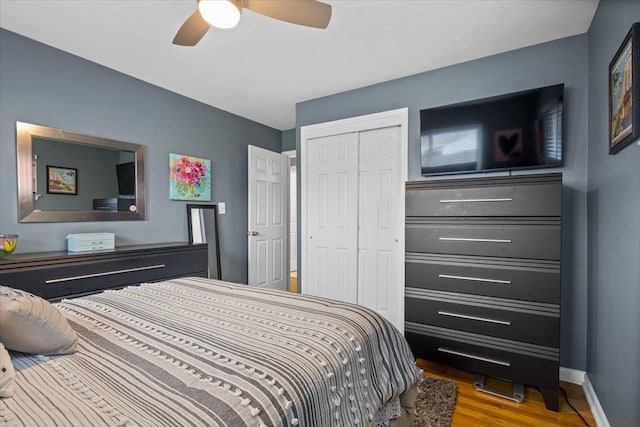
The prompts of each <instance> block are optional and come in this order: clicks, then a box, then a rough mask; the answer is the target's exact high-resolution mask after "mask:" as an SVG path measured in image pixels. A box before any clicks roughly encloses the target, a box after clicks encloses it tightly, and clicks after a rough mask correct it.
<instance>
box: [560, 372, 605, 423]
mask: <svg viewBox="0 0 640 427" xmlns="http://www.w3.org/2000/svg"><path fill="white" fill-rule="evenodd" d="M560 381H565V382H568V383H572V384H578V385H581V386H582V391H583V392H584V396H585V397H586V399H587V402H588V403H589V409H590V410H591V414H592V415H593V418H594V419H595V421H596V424H597V426H598V427H611V425H610V424H609V420H607V416H606V415H605V413H604V410H603V409H602V406H600V400H598V396H597V395H596V391H595V390H594V389H593V385H591V381H590V380H589V376H588V375H587V373H586V372H585V371H580V370H578V369H572V368H564V367H562V366H561V367H560Z"/></svg>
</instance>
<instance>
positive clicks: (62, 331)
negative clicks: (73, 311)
mask: <svg viewBox="0 0 640 427" xmlns="http://www.w3.org/2000/svg"><path fill="white" fill-rule="evenodd" d="M0 341H2V342H3V343H4V345H5V347H6V348H7V349H9V350H15V351H20V352H22V353H34V354H46V355H52V354H68V353H73V352H74V351H76V346H77V344H78V337H77V335H76V333H75V331H74V330H73V329H71V326H69V322H67V319H65V317H64V316H63V315H62V313H60V311H59V310H58V309H57V308H56V307H54V306H53V305H51V303H49V301H46V300H44V299H42V298H40V297H38V296H35V295H32V294H30V293H28V292H24V291H20V290H18V289H12V288H9V287H6V286H0Z"/></svg>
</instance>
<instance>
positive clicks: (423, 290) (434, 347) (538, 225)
mask: <svg viewBox="0 0 640 427" xmlns="http://www.w3.org/2000/svg"><path fill="white" fill-rule="evenodd" d="M406 190H407V191H406V215H407V218H406V262H405V271H406V274H405V276H406V293H405V304H406V306H405V313H406V314H405V320H406V323H405V336H406V338H407V340H408V341H409V344H410V346H411V348H412V350H413V352H414V355H415V356H416V357H418V358H422V359H427V360H433V361H437V362H441V363H446V364H448V365H451V366H455V367H459V368H462V369H466V370H469V371H472V372H476V373H479V374H482V375H486V376H491V377H495V378H501V379H507V380H510V381H513V382H514V383H521V384H525V385H531V386H535V387H538V388H539V389H540V390H541V391H542V394H543V398H544V401H545V404H546V406H547V408H549V409H553V410H558V389H559V347H560V280H561V276H560V257H561V211H562V175H561V174H559V173H554V174H535V175H523V176H510V177H490V178H471V179H448V180H439V181H416V182H408V183H407V185H406Z"/></svg>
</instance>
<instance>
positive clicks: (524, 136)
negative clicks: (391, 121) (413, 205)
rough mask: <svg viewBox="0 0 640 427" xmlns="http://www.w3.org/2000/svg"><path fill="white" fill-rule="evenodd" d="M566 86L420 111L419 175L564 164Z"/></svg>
mask: <svg viewBox="0 0 640 427" xmlns="http://www.w3.org/2000/svg"><path fill="white" fill-rule="evenodd" d="M563 100H564V84H558V85H554V86H547V87H541V88H536V89H531V90H526V91H522V92H515V93H510V94H506V95H500V96H495V97H491V98H483V99H478V100H474V101H468V102H464V103H460V104H453V105H447V106H442V107H436V108H429V109H425V110H421V111H420V149H421V166H422V175H424V176H431V175H444V174H457V173H472V172H489V171H500V170H516V169H534V168H549V167H560V166H562V164H563V163H562V157H563V143H562V140H563V104H564V102H563Z"/></svg>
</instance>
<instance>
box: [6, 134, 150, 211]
mask: <svg viewBox="0 0 640 427" xmlns="http://www.w3.org/2000/svg"><path fill="white" fill-rule="evenodd" d="M17 134H18V190H19V197H20V200H19V210H20V221H21V222H50V221H100V220H136V219H145V209H144V208H145V192H144V167H143V165H144V158H143V156H144V147H143V146H141V145H137V144H131V143H126V142H120V141H114V140H109V139H104V138H98V137H92V136H87V135H81V134H77V133H73V132H68V131H63V130H60V129H53V128H48V127H44V126H38V125H32V124H28V123H21V122H18V123H17Z"/></svg>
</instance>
